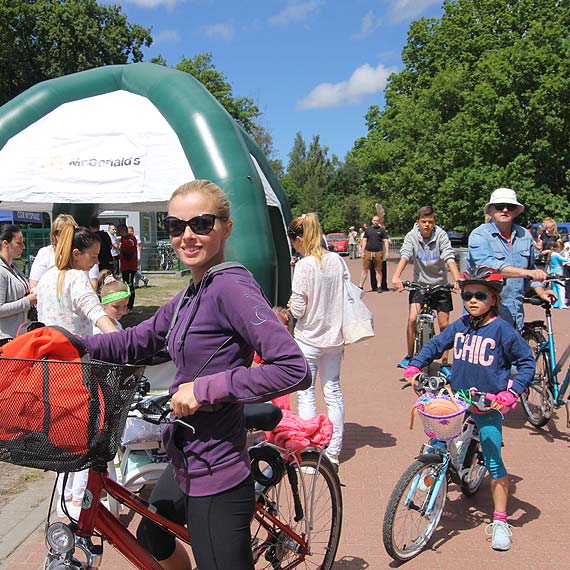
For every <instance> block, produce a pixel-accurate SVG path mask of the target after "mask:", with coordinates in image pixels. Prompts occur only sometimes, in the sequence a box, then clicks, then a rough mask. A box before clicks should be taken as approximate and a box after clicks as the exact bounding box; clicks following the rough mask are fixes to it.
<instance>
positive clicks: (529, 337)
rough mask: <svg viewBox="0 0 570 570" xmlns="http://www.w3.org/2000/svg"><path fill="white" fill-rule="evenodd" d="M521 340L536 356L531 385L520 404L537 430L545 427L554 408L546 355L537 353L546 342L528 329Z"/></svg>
mask: <svg viewBox="0 0 570 570" xmlns="http://www.w3.org/2000/svg"><path fill="white" fill-rule="evenodd" d="M523 338H524V339H525V340H526V341H527V342H528V344H529V345H530V347H531V348H532V351H533V353H534V354H535V355H536V356H535V358H536V369H535V372H534V378H533V381H532V384H531V385H530V386H529V388H528V390H526V391H525V392H523V393H522V394H521V403H522V407H523V410H524V412H525V414H526V417H527V418H528V421H529V422H530V424H532V425H533V426H534V427H537V428H539V427H543V426H545V425H546V424H547V423H548V422H549V421H550V418H551V417H552V410H553V408H554V396H553V394H552V385H553V383H554V379H553V377H552V369H551V367H550V362H549V360H548V353H547V352H545V351H539V348H540V347H541V346H542V345H543V343H544V342H546V339H545V338H544V335H543V334H542V333H541V332H540V331H537V330H533V329H529V330H525V331H523Z"/></svg>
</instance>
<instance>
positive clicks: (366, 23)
mask: <svg viewBox="0 0 570 570" xmlns="http://www.w3.org/2000/svg"><path fill="white" fill-rule="evenodd" d="M381 23H382V20H381V19H380V18H379V17H378V16H375V15H374V12H373V11H372V10H370V12H368V14H366V16H364V18H362V22H361V24H360V31H359V32H358V33H357V34H354V35H353V36H352V39H353V40H363V39H365V38H367V37H368V36H370V35H371V34H372V32H374V30H376V29H377V28H379V27H380V24H381Z"/></svg>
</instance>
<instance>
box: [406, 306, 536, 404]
mask: <svg viewBox="0 0 570 570" xmlns="http://www.w3.org/2000/svg"><path fill="white" fill-rule="evenodd" d="M470 319H471V317H470V316H469V315H464V316H462V317H461V318H460V319H458V320H456V321H455V322H453V323H451V324H450V325H449V326H448V327H447V328H446V329H445V330H444V331H443V332H442V333H441V334H439V335H437V336H436V337H435V338H433V339H432V340H431V341H430V342H428V343H427V344H426V345H425V346H424V347H423V348H422V350H421V351H420V353H419V354H417V355H416V356H414V358H412V360H411V361H410V366H417V367H418V368H423V367H424V366H427V365H428V364H430V363H431V362H433V361H434V360H436V359H437V358H440V357H441V355H442V354H443V353H444V352H445V351H446V350H449V349H450V348H453V365H452V371H451V380H450V384H451V387H452V389H453V390H454V391H458V390H468V389H469V388H475V389H477V390H479V391H481V392H488V393H490V394H498V393H499V392H502V391H503V390H506V389H507V387H510V388H511V389H512V390H514V391H515V392H517V394H521V393H522V392H524V391H525V390H526V389H527V388H528V387H529V386H530V384H531V383H532V380H533V377H534V369H535V362H534V357H533V354H532V350H531V348H530V346H529V345H528V344H527V343H526V342H525V340H524V339H523V337H522V336H521V335H520V333H519V332H518V331H516V330H515V329H514V328H513V326H512V325H510V324H509V323H507V322H506V321H504V320H503V319H501V318H494V319H493V320H491V321H489V322H488V323H486V324H485V325H483V326H480V327H478V328H475V327H473V325H472V324H471V320H470ZM511 365H514V366H516V367H517V371H518V372H517V375H516V377H515V379H514V381H513V385H512V386H508V383H509V378H510V373H511Z"/></svg>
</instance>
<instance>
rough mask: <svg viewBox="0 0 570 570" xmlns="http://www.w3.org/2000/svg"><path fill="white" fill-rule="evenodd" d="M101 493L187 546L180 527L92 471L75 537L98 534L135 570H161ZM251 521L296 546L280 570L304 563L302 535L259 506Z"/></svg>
mask: <svg viewBox="0 0 570 570" xmlns="http://www.w3.org/2000/svg"><path fill="white" fill-rule="evenodd" d="M103 490H105V491H106V492H107V493H108V495H110V496H111V497H113V498H114V499H116V500H117V501H119V502H120V503H122V504H124V505H126V506H127V507H129V508H130V509H132V510H133V511H135V512H136V513H138V514H140V515H141V516H143V517H144V518H146V519H148V520H150V521H152V522H154V523H156V524H158V525H159V526H161V527H162V528H164V529H165V530H167V531H169V532H171V533H172V534H173V535H174V536H175V537H176V538H178V539H180V540H181V541H182V542H185V543H186V544H190V537H189V536H188V531H187V529H186V528H185V527H184V526H181V525H179V524H177V523H175V522H173V521H170V520H168V519H165V518H164V517H162V516H161V515H159V514H158V513H156V512H154V511H153V510H152V507H151V506H150V505H148V506H147V504H146V502H144V501H143V500H142V499H141V498H139V497H138V496H137V495H135V494H134V493H132V492H131V491H129V490H128V489H126V488H125V487H123V486H121V485H120V484H119V483H117V482H115V481H113V479H111V478H110V477H109V475H108V473H107V471H102V472H100V471H97V470H95V469H90V470H89V476H88V480H87V488H86V491H85V495H86V499H87V500H86V499H85V498H84V504H86V503H87V505H89V506H88V507H86V508H82V509H81V513H80V515H79V520H78V521H77V531H76V534H77V536H79V537H83V538H90V537H92V536H93V535H94V534H95V533H100V534H101V535H102V536H103V537H104V538H105V539H107V540H108V541H109V543H110V544H112V545H113V546H114V547H115V548H116V549H117V550H118V551H119V552H120V553H121V554H122V555H123V556H124V557H125V558H126V559H127V560H129V561H130V562H131V563H132V564H134V565H135V566H136V567H137V568H140V569H142V570H163V568H162V566H161V565H160V563H159V562H158V561H157V560H156V559H155V558H154V557H153V556H152V555H151V554H150V553H149V552H148V550H146V548H144V546H142V545H141V544H140V543H139V542H138V541H137V539H136V538H135V537H134V535H133V534H132V533H131V532H130V531H129V530H127V529H126V528H125V527H124V526H123V525H122V524H121V523H120V522H119V521H118V519H117V518H116V517H115V516H113V515H112V514H111V513H110V512H109V510H108V509H107V508H106V507H105V506H104V505H103V504H101V502H100V501H99V499H98V497H100V496H101V492H102V491H103ZM95 498H97V499H95ZM255 519H256V520H257V521H258V522H259V523H260V525H261V526H262V527H263V528H264V529H265V530H267V531H268V532H269V533H273V530H274V529H275V528H278V529H279V530H280V531H282V532H284V533H285V534H287V536H289V538H291V540H293V541H294V542H296V543H297V544H298V545H299V553H298V554H299V558H298V559H297V560H295V561H293V562H292V563H291V564H289V565H288V566H285V567H283V570H292V569H293V568H295V567H296V566H298V565H299V564H301V563H302V562H303V561H304V560H305V556H306V554H307V552H308V542H307V538H306V536H305V534H301V535H299V534H297V533H296V532H294V531H293V530H292V529H291V528H289V526H287V525H286V524H285V523H283V522H281V521H280V520H279V519H277V518H276V517H274V516H273V515H272V514H271V513H270V512H268V511H267V510H266V509H265V507H263V506H261V505H259V504H257V505H256V513H255Z"/></svg>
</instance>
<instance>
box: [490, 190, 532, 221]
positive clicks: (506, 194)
mask: <svg viewBox="0 0 570 570" xmlns="http://www.w3.org/2000/svg"><path fill="white" fill-rule="evenodd" d="M493 204H513V205H515V206H516V207H517V208H516V209H515V213H514V217H515V218H516V217H517V216H519V215H520V214H522V213H523V212H524V206H523V205H522V204H521V203H520V202H519V201H518V200H517V193H516V192H515V191H514V190H511V189H510V188H497V189H496V190H495V191H494V192H493V193H492V194H491V198H490V199H489V202H488V203H487V205H486V206H485V214H487V215H489V216H490V215H491V213H490V206H492V205H493Z"/></svg>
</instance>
